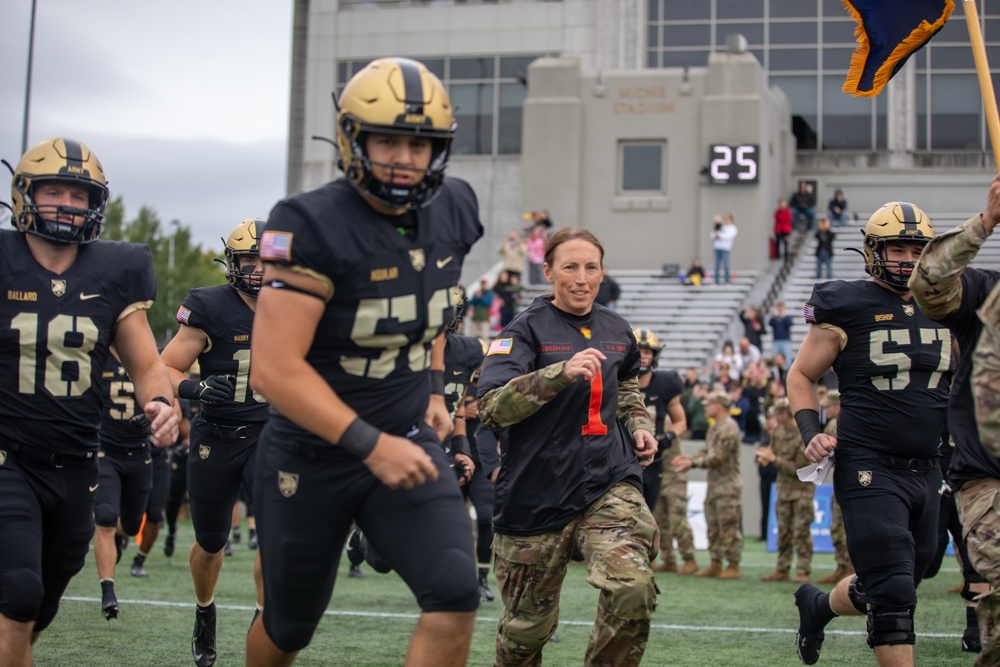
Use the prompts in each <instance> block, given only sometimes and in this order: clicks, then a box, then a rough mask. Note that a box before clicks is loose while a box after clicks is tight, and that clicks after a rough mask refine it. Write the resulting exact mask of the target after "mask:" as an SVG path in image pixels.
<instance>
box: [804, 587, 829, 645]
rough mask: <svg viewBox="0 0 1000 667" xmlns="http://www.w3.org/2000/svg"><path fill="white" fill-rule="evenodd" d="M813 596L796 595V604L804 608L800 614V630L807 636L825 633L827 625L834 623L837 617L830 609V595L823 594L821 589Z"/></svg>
mask: <svg viewBox="0 0 1000 667" xmlns="http://www.w3.org/2000/svg"><path fill="white" fill-rule="evenodd" d="M815 590H816V591H817V592H816V593H814V594H813V595H809V596H802V597H801V598H799V596H798V595H796V598H797V600H796V603H797V604H798V605H799V606H800V607H801V608H802V612H804V613H799V624H800V626H799V629H800V630H801V631H802V632H803V633H804V634H806V635H818V634H820V633H821V632H823V628H825V627H826V624H827V623H829V622H830V621H832V620H833V619H834V618H835V617H836V616H837V615H836V614H835V613H833V610H832V609H830V594H829V593H822V592H820V591H819V589H815Z"/></svg>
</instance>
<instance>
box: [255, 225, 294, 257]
mask: <svg viewBox="0 0 1000 667" xmlns="http://www.w3.org/2000/svg"><path fill="white" fill-rule="evenodd" d="M292 236H293V234H292V232H278V231H271V230H267V231H265V232H264V238H263V239H261V242H260V258H261V259H270V260H273V261H279V262H288V261H291V259H292Z"/></svg>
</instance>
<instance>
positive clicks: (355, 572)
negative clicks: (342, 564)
mask: <svg viewBox="0 0 1000 667" xmlns="http://www.w3.org/2000/svg"><path fill="white" fill-rule="evenodd" d="M347 576H349V577H350V578H351V579H364V578H365V573H364V572H362V571H361V566H360V565H351V569H350V570H348V571H347Z"/></svg>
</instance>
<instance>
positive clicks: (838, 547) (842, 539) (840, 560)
mask: <svg viewBox="0 0 1000 667" xmlns="http://www.w3.org/2000/svg"><path fill="white" fill-rule="evenodd" d="M830 500H831V502H830V507H832V508H833V510H832V512H831V513H830V541H832V542H833V560H834V561H835V562H836V563H837V569H838V570H847V571H849V572H853V571H854V564H853V563H852V562H851V554H849V553H848V552H847V533H846V532H844V513H843V512H842V511H841V510H840V503H838V502H837V499H836V498H835V497H833V496H830Z"/></svg>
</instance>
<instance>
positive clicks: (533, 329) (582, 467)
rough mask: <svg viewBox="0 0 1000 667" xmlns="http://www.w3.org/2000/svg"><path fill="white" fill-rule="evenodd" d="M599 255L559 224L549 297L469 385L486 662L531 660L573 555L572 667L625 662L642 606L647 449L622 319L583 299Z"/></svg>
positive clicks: (635, 653)
mask: <svg viewBox="0 0 1000 667" xmlns="http://www.w3.org/2000/svg"><path fill="white" fill-rule="evenodd" d="M603 256H604V250H603V248H601V245H600V242H599V241H598V240H597V238H596V237H594V235H593V234H591V233H590V232H588V231H587V230H585V229H580V228H574V227H564V228H562V229H560V230H559V231H558V232H556V233H555V234H553V236H552V237H551V238H550V239H549V241H548V243H547V244H546V248H545V263H544V264H543V267H542V268H543V270H544V272H545V278H546V280H548V281H549V282H551V283H552V287H553V294H551V295H546V296H542V297H539V298H537V299H535V301H534V302H533V303H532V304H531V305H530V306H529V307H528V308H527V309H526V310H525V311H523V312H522V313H521V314H520V315H518V317H517V318H515V319H514V320H513V321H512V322H511V323H510V324H508V325H507V327H506V328H505V329H504V330H503V331H502V332H501V333H500V335H499V336H498V337H497V339H496V340H494V341H493V343H492V344H491V345H490V348H489V350H488V351H487V354H486V359H485V361H484V362H483V368H482V374H481V376H480V378H479V390H478V401H477V405H478V409H479V417H480V419H481V420H482V422H483V424H485V425H486V426H489V427H493V428H500V429H501V430H500V469H499V472H498V474H497V478H496V491H495V494H494V504H493V527H494V538H493V553H494V561H493V562H494V568H493V572H494V575H495V576H496V580H497V585H498V587H499V589H500V595H501V598H502V599H503V603H504V609H503V612H502V613H501V614H500V619H499V621H498V623H497V640H496V649H497V651H496V661H495V665H497V666H498V667H499V666H507V665H540V664H541V662H542V649H543V648H544V647H545V645H546V642H547V641H548V640H549V638H550V637H551V636H552V634H553V633H554V632H555V630H556V626H557V624H558V621H559V594H560V589H561V588H562V582H563V579H564V578H565V577H566V565H567V563H568V562H569V559H570V556H571V555H572V553H573V547H574V546H579V547H580V549H581V551H582V552H583V555H584V557H585V559H586V561H587V581H588V583H590V585H591V586H593V587H595V588H597V589H599V590H600V599H599V603H598V610H597V619H596V620H595V622H594V626H593V628H592V629H591V633H590V641H589V643H588V645H587V649H586V653H585V656H584V665H588V666H594V667H597V666H602V667H604V666H608V667H610V666H612V665H615V666H620V667H631V666H634V665H638V664H639V663H640V661H641V660H642V656H643V653H644V652H645V650H646V642H647V640H648V638H649V627H650V617H651V616H652V613H653V609H654V607H655V604H656V584H655V582H654V581H653V571H652V568H651V565H650V562H651V559H652V558H655V556H656V552H657V550H658V549H659V531H658V530H657V528H656V522H655V521H654V520H653V515H652V513H651V512H650V510H649V507H648V506H647V503H646V500H645V498H644V497H643V494H642V466H645V465H648V464H649V462H650V461H652V459H653V456H654V455H655V454H656V451H657V443H656V439H655V437H654V436H653V433H652V430H653V424H652V422H651V421H650V419H649V414H648V412H647V411H646V407H645V404H644V402H643V396H642V392H641V391H640V390H639V381H638V375H639V368H640V353H639V347H638V345H637V344H636V340H635V337H634V336H633V335H632V330H631V329H630V328H629V325H628V323H627V322H626V321H625V320H624V319H623V318H622V317H621V316H620V315H618V314H617V313H615V312H614V311H612V310H609V309H607V308H605V307H604V306H601V305H600V304H597V303H595V302H594V300H595V298H596V296H597V291H598V288H599V285H600V283H601V278H602V272H601V264H602V260H603Z"/></svg>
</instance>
